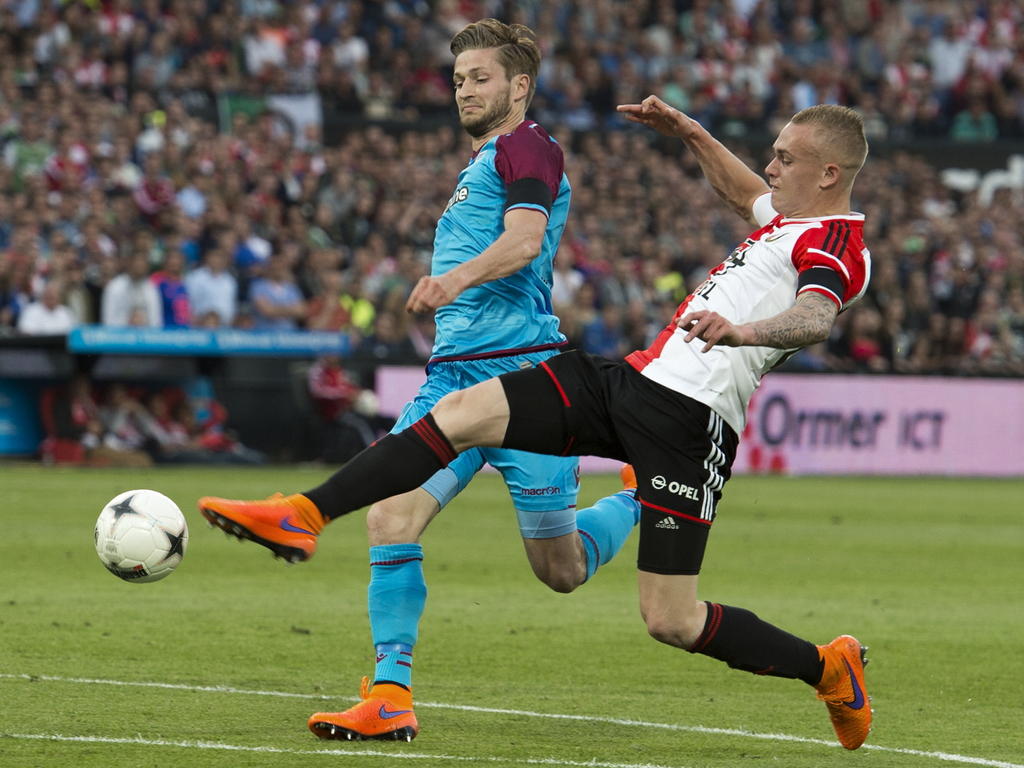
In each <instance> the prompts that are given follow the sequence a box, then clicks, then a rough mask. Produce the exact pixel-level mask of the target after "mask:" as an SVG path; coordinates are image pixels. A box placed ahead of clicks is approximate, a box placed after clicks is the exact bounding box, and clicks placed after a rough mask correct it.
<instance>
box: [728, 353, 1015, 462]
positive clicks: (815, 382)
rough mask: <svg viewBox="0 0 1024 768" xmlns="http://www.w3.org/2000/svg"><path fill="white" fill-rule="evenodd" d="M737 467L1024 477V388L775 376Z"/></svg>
mask: <svg viewBox="0 0 1024 768" xmlns="http://www.w3.org/2000/svg"><path fill="white" fill-rule="evenodd" d="M734 468H735V470H736V471H737V472H750V471H754V472H766V471H777V472H789V473H793V474H870V475H1024V381H1021V380H1008V379H1007V380H1003V379H944V378H925V377H915V376H839V375H835V376H820V375H819V376H809V375H805V376H800V375H793V374H781V373H776V374H769V375H768V376H765V378H764V379H763V381H762V383H761V387H760V388H759V389H758V391H757V392H756V393H755V395H754V399H753V401H752V402H751V404H750V409H749V411H748V414H747V428H746V430H745V431H744V434H743V437H742V439H741V440H740V447H739V450H738V452H737V456H736V463H735V465H734Z"/></svg>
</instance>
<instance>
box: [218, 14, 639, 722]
mask: <svg viewBox="0 0 1024 768" xmlns="http://www.w3.org/2000/svg"><path fill="white" fill-rule="evenodd" d="M451 50H452V53H453V54H455V57H456V58H455V67H454V73H453V82H454V85H455V99H456V104H457V107H458V110H459V120H460V122H461V124H462V127H463V128H464V129H465V130H466V132H467V133H468V134H469V136H470V137H471V139H472V148H473V155H472V157H471V158H470V161H469V164H468V165H467V166H466V168H465V169H464V170H463V171H462V173H461V174H460V175H459V179H458V182H457V184H456V187H455V191H454V192H453V193H452V196H451V198H450V200H449V201H448V205H447V206H446V208H445V210H444V212H443V213H442V215H441V218H440V220H439V221H438V224H437V232H436V236H435V239H434V256H433V263H432V267H431V274H430V275H429V276H428V277H424V278H422V279H421V280H420V282H419V283H418V284H417V285H416V287H415V288H414V290H413V292H412V294H411V295H410V297H409V300H408V304H407V309H408V310H409V311H411V312H428V311H432V310H436V316H435V317H436V324H437V338H436V341H435V345H434V350H433V355H432V357H431V359H430V361H429V363H428V366H427V370H428V374H427V380H426V382H425V383H424V384H423V386H422V387H421V388H420V391H419V393H418V394H417V396H416V398H415V399H414V400H413V401H412V402H411V403H409V404H408V405H407V406H406V408H405V410H404V411H403V413H402V414H401V416H400V418H399V420H398V423H397V424H396V426H395V431H400V430H402V429H405V428H407V427H410V426H413V425H415V424H418V423H420V422H421V420H422V419H423V417H425V416H426V415H427V413H428V412H429V411H430V409H431V408H432V407H433V406H434V405H435V404H436V403H437V402H438V400H440V399H441V398H442V397H443V396H444V395H446V394H448V393H449V392H452V391H455V390H460V389H464V388H466V387H469V386H471V385H473V384H476V383H478V382H481V381H485V380H487V379H489V378H491V377H493V376H497V375H500V374H502V373H508V372H511V371H518V370H522V369H527V368H532V367H534V366H543V365H544V360H546V359H547V358H549V357H551V356H552V355H554V354H555V353H557V352H558V351H559V350H560V349H562V348H563V347H564V346H565V345H566V340H565V337H564V336H563V335H562V333H561V332H560V331H559V328H558V318H557V317H555V316H554V314H553V313H552V308H551V272H552V262H553V259H554V255H555V252H556V250H557V249H558V242H559V239H560V238H561V235H562V230H563V229H564V227H565V221H566V217H567V216H568V213H569V199H570V195H571V190H570V186H569V181H568V179H567V178H566V176H565V173H564V160H563V155H562V150H561V148H560V147H559V145H558V144H557V143H556V142H555V141H554V140H553V139H552V138H551V137H550V136H548V134H547V133H546V132H545V131H544V129H543V128H541V127H540V126H539V125H538V124H537V123H535V122H533V121H532V120H528V119H526V109H527V107H528V105H529V103H530V99H531V98H532V96H533V93H534V89H535V86H536V79H537V70H538V68H539V64H540V51H539V49H538V47H537V44H536V42H535V40H534V36H533V33H532V32H531V31H530V30H529V29H528V28H526V27H524V26H521V25H511V26H509V25H506V24H503V23H502V22H500V21H497V20H495V19H485V20H483V21H479V22H476V23H473V24H470V25H469V26H467V27H466V28H465V29H463V30H462V31H461V32H459V33H458V34H457V35H455V37H454V38H453V39H452V42H451ZM567 453H568V451H567ZM452 458H453V459H454V460H453V461H452V462H451V463H450V464H449V465H448V466H447V467H446V468H445V469H442V470H440V471H439V472H437V474H435V475H434V476H433V477H431V478H430V479H429V480H428V481H427V482H426V483H424V485H423V486H421V487H420V488H417V489H416V490H413V491H411V492H409V493H405V494H403V495H401V496H396V497H394V498H391V499H387V500H385V501H383V502H378V503H377V504H374V505H373V506H372V507H371V508H370V511H369V514H368V516H367V527H368V529H369V538H370V544H371V547H370V573H371V576H370V586H369V613H370V628H371V632H372V635H373V642H374V645H375V647H376V651H377V657H376V658H377V666H376V670H375V674H374V677H373V679H372V685H371V681H370V679H369V678H364V679H363V688H362V699H363V700H362V701H361V702H360V703H359V704H357V705H355V706H354V707H352V708H350V709H349V710H347V711H345V712H336V713H323V712H321V713H317V714H315V715H313V716H312V717H311V718H310V720H309V727H310V729H311V730H312V731H313V732H314V733H315V734H317V735H318V736H321V737H323V738H339V739H353V738H355V739H363V738H377V739H406V740H411V739H412V738H413V737H414V736H415V735H416V733H417V732H418V728H419V726H418V723H417V721H416V716H415V714H414V712H413V705H412V693H411V681H412V652H413V647H414V646H415V644H416V638H417V632H418V625H419V619H420V616H421V615H422V613H423V608H424V604H425V600H426V584H425V582H424V578H423V569H422V560H423V550H422V548H421V546H420V544H419V537H420V535H421V534H422V532H423V531H424V529H425V528H426V526H427V525H428V524H429V522H430V521H431V519H432V518H433V517H434V515H436V514H437V513H438V511H439V510H440V509H441V508H442V507H444V505H445V504H447V503H448V502H449V501H450V500H451V499H452V498H453V497H454V496H455V495H456V494H458V493H459V492H460V491H461V490H462V489H463V488H465V487H466V485H467V484H468V483H469V481H470V479H471V478H472V477H473V475H474V474H476V472H477V471H479V470H480V468H481V467H482V466H483V464H484V463H485V462H487V463H490V464H491V465H492V466H493V467H495V468H496V469H497V470H498V471H500V472H501V473H502V476H503V477H504V480H505V483H506V485H507V486H508V489H509V492H510V494H511V496H512V500H513V504H514V506H515V509H516V513H517V515H518V518H519V527H520V531H521V533H522V536H523V542H524V544H525V547H526V553H527V556H528V558H529V560H530V564H531V565H532V567H533V570H534V573H535V574H536V575H537V577H538V578H540V579H541V581H543V582H544V583H545V584H547V585H549V586H550V587H551V588H552V589H554V590H556V591H559V592H570V591H572V590H573V589H575V588H576V587H577V586H579V585H580V584H582V583H583V582H584V581H586V580H587V579H589V578H590V577H591V576H592V575H593V574H594V571H595V570H596V569H597V567H598V566H599V565H602V564H604V563H606V562H608V560H610V559H611V558H612V557H613V556H614V555H615V554H616V553H617V552H618V550H619V549H620V548H621V546H622V544H623V542H624V541H625V539H626V537H627V536H628V535H629V532H630V531H631V530H632V528H633V526H634V525H635V524H636V522H637V520H638V519H639V506H638V503H637V501H636V499H635V494H634V493H633V491H632V490H631V489H630V488H629V487H627V489H626V490H624V491H622V492H620V493H617V494H614V495H612V496H609V497H607V498H605V499H602V500H600V501H598V502H597V504H595V505H594V506H593V507H591V508H589V509H584V510H580V511H579V512H577V511H576V508H575V505H576V496H577V492H578V489H579V465H578V461H577V459H575V458H569V457H566V458H551V457H547V456H540V455H538V454H532V453H524V452H521V451H511V450H506V449H502V448H478V449H474V450H471V451H467V452H465V453H463V454H461V455H460V456H459V457H458V458H454V456H453V457H452ZM626 484H627V486H633V485H635V482H631V481H629V480H627V483H626ZM332 489H333V486H332V485H331V484H330V481H328V482H327V483H324V484H323V485H321V486H319V487H318V488H314V489H312V490H310V491H308V492H306V493H303V494H295V495H292V496H287V497H279V498H276V499H270V500H265V501H259V502H250V501H231V500H226V499H216V498H210V497H207V498H204V499H202V500H201V501H200V508H201V509H202V511H203V514H204V515H206V516H207V518H209V519H210V520H211V521H213V522H215V523H217V524H218V525H220V526H221V527H223V528H224V529H225V530H227V531H229V532H230V533H233V534H235V535H237V536H239V537H241V538H246V539H250V540H253V541H256V542H258V543H260V544H263V545H264V546H267V547H269V548H270V549H272V550H273V551H274V552H275V553H276V554H279V555H281V556H283V557H286V558H288V559H290V560H305V559H307V558H308V557H310V556H311V555H312V554H313V552H314V551H315V548H316V537H317V535H318V534H319V532H320V530H321V529H322V527H323V525H324V522H325V519H327V518H330V517H331V516H332V510H335V509H338V508H340V507H341V506H342V504H343V502H344V500H342V499H337V498H335V496H334V494H333V490H332Z"/></svg>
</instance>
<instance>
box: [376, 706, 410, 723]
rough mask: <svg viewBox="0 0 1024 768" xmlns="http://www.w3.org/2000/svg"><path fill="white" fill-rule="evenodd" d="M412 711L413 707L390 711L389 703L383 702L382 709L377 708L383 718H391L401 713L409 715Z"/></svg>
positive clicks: (378, 713) (378, 714) (379, 715)
mask: <svg viewBox="0 0 1024 768" xmlns="http://www.w3.org/2000/svg"><path fill="white" fill-rule="evenodd" d="M410 712H412V710H411V709H399V710H396V711H394V712H388V710H387V704H381V705H380V709H378V710H377V716H378V717H380V718H381V719H382V720H390V719H391V718H392V717H398V716H399V715H408V714H409V713H410Z"/></svg>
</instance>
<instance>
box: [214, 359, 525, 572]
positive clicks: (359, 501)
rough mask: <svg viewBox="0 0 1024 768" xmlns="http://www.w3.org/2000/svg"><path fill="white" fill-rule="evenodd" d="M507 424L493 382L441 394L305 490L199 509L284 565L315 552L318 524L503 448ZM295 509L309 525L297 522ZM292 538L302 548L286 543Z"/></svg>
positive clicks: (499, 393)
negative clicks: (472, 453) (282, 558)
mask: <svg viewBox="0 0 1024 768" xmlns="http://www.w3.org/2000/svg"><path fill="white" fill-rule="evenodd" d="M435 417H436V419H437V420H436V421H435ZM507 425H508V401H507V400H506V399H505V391H504V389H503V388H502V385H501V382H500V381H498V380H497V379H491V380H488V381H485V382H482V383H480V384H477V385H475V386H473V387H470V388H469V389H467V390H462V391H460V392H453V393H451V394H449V395H446V396H445V397H444V398H442V400H441V401H440V402H439V403H438V404H437V406H436V407H435V408H434V410H433V411H431V413H428V414H427V415H426V416H424V417H423V418H422V419H420V420H419V421H417V422H415V423H414V424H413V425H412V426H410V427H409V428H408V429H405V430H403V431H402V432H399V433H397V434H391V435H385V436H384V437H383V438H381V439H380V440H378V441H377V442H376V443H375V444H374V445H371V446H370V447H369V448H367V449H366V450H364V451H361V452H360V453H359V454H358V455H356V456H355V457H354V458H353V459H352V460H351V461H349V462H348V463H347V464H346V465H345V466H344V467H342V468H341V469H339V470H338V471H337V472H335V473H334V474H333V475H332V476H331V477H329V478H328V479H327V481H326V482H324V483H323V484H321V485H319V486H317V487H316V488H313V489H312V490H310V491H307V492H305V493H302V494H295V495H294V496H289V497H281V498H275V499H268V500H260V501H248V500H245V501H242V500H235V499H223V498H220V497H216V496H204V497H203V498H201V499H200V500H199V509H200V511H201V512H202V513H203V515H204V516H205V517H206V518H207V519H208V520H209V521H210V522H211V523H214V524H215V525H218V526H220V527H221V528H223V529H224V530H225V531H227V532H228V533H230V534H232V535H234V536H238V537H239V538H244V539H249V540H252V541H256V542H257V543H259V544H263V545H264V546H266V547H268V548H269V549H271V550H273V551H275V552H277V553H280V552H279V550H280V549H281V548H283V547H288V549H287V553H288V556H289V558H290V559H294V560H305V559H307V558H308V557H310V556H311V555H312V553H313V552H314V551H315V549H316V538H317V536H318V535H319V533H320V530H321V528H322V527H323V525H324V524H326V523H327V522H329V521H331V520H333V519H335V518H338V517H341V516H342V515H346V514H348V513H349V512H353V511H355V510H357V509H361V508H362V507H365V506H368V505H370V504H372V503H374V502H376V501H380V500H381V499H387V498H390V497H392V496H397V495H399V494H402V493H406V492H408V491H411V490H413V489H414V488H418V487H419V486H420V485H422V484H423V483H424V482H425V481H426V480H427V479H428V478H430V477H431V475H433V474H434V473H435V472H437V471H438V470H439V469H442V468H443V467H446V466H448V464H449V463H451V461H453V460H454V459H455V457H456V455H457V454H458V453H459V452H460V451H464V450H467V449H469V448H473V447H474V446H477V445H501V443H502V440H503V439H504V436H505V430H506V427H507ZM300 511H307V512H308V514H309V516H310V518H311V519H310V520H306V519H305V518H300V517H298V516H297V515H298V513H299V512H300ZM296 536H299V537H301V543H300V544H301V546H299V545H293V544H292V540H293V539H294V538H295V537H296ZM293 553H294V556H292V555H293Z"/></svg>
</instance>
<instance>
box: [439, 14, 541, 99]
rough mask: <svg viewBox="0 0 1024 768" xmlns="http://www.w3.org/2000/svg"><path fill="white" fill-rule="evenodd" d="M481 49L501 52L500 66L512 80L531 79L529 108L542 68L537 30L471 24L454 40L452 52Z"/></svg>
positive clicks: (497, 23) (484, 21)
mask: <svg viewBox="0 0 1024 768" xmlns="http://www.w3.org/2000/svg"><path fill="white" fill-rule="evenodd" d="M479 48H497V49H498V63H499V64H501V66H502V68H503V69H504V70H505V74H506V75H507V76H508V78H509V79H510V80H511V79H512V77H513V76H515V75H527V76H528V77H529V78H530V91H529V93H528V94H527V95H526V106H527V107H529V106H530V101H531V100H532V99H533V93H534V91H535V90H536V89H537V70H538V69H540V48H538V47H537V36H536V35H535V34H534V33H533V30H532V29H530V28H529V27H527V26H524V25H522V24H505V23H504V22H501V21H498V20H497V19H481V20H480V21H474V22H473V23H472V24H468V25H467V26H466V27H465V28H463V29H462V31H460V32H459V33H457V34H456V35H455V37H453V38H452V42H451V52H452V53H453V54H454V55H455V56H458V55H459V54H460V53H462V52H463V51H469V50H476V49H479Z"/></svg>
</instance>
